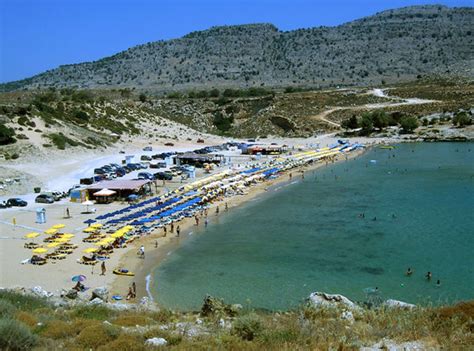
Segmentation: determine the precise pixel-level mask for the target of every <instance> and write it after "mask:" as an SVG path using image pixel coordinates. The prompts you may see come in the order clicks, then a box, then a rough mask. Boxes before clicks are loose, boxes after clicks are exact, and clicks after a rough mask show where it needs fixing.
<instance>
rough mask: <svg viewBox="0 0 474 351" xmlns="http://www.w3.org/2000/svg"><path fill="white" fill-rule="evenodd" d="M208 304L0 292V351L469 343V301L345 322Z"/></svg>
mask: <svg viewBox="0 0 474 351" xmlns="http://www.w3.org/2000/svg"><path fill="white" fill-rule="evenodd" d="M207 300H210V299H207ZM207 300H206V301H207ZM216 301H217V302H216ZM205 306H207V307H208V308H203V310H202V311H201V312H200V313H197V312H196V313H177V312H172V311H166V310H161V311H159V312H143V311H121V312H119V311H116V310H112V309H109V308H107V307H106V306H88V305H82V306H75V307H65V308H54V307H52V306H50V305H49V304H48V303H47V302H46V300H43V299H40V298H36V297H32V296H25V295H20V294H15V293H10V292H0V349H2V350H3V349H5V350H30V349H33V350H35V349H36V350H44V349H52V350H53V349H67V350H89V349H92V350H115V351H120V350H132V351H141V350H151V349H153V347H151V346H148V345H147V344H146V343H145V342H146V340H147V339H149V338H164V339H166V341H167V346H166V348H170V349H173V350H189V349H206V350H209V349H221V350H222V349H233V350H248V349H249V350H261V349H271V350H279V349H287V350H293V349H359V348H360V347H362V346H367V345H373V344H374V343H376V342H379V341H380V340H382V339H384V338H386V339H392V340H395V341H396V342H405V341H420V340H422V341H423V342H425V344H424V346H426V347H432V346H433V347H436V348H440V347H441V348H442V347H450V348H457V349H466V348H468V347H469V346H472V345H473V344H474V334H473V333H472V331H473V330H474V301H472V302H466V303H460V304H458V305H454V306H448V307H442V308H431V307H430V308H415V309H413V310H402V309H384V308H377V309H361V310H360V311H353V312H352V314H351V318H349V319H347V318H344V317H343V316H344V313H343V312H344V311H343V309H342V308H337V307H334V308H313V307H310V306H302V307H301V308H298V309H295V310H292V311H287V312H281V313H271V312H256V311H253V310H245V309H244V310H242V309H236V308H234V309H230V308H229V306H233V305H226V304H225V303H224V302H223V301H221V300H218V299H212V301H211V300H210V303H207V305H206V303H205Z"/></svg>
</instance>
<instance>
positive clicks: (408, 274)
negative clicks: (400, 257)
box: [405, 267, 413, 277]
mask: <svg viewBox="0 0 474 351" xmlns="http://www.w3.org/2000/svg"><path fill="white" fill-rule="evenodd" d="M412 274H413V271H412V270H411V268H410V267H408V269H407V271H406V273H405V275H406V276H408V277H409V276H411V275H412Z"/></svg>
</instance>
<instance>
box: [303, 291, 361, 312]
mask: <svg viewBox="0 0 474 351" xmlns="http://www.w3.org/2000/svg"><path fill="white" fill-rule="evenodd" d="M307 301H308V303H309V304H310V306H312V307H345V308H348V309H352V310H357V309H360V307H359V306H357V305H356V304H355V303H354V302H352V301H351V300H349V299H348V298H347V297H345V296H343V295H339V294H326V293H324V292H318V291H317V292H313V293H311V295H309V297H308V299H307Z"/></svg>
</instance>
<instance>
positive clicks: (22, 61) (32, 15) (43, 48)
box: [0, 0, 472, 82]
mask: <svg viewBox="0 0 474 351" xmlns="http://www.w3.org/2000/svg"><path fill="white" fill-rule="evenodd" d="M429 3H433V1H414V0H312V1H311V0H285V1H283V0H273V1H271V0H194V1H193V0H174V1H173V0H128V1H127V0H0V82H6V81H12V80H17V79H22V78H26V77H30V76H32V75H34V74H37V73H41V72H43V71H45V70H48V69H52V68H55V67H57V66H59V65H61V64H68V63H78V62H83V61H91V60H96V59H99V58H102V57H104V56H109V55H112V54H114V53H116V52H119V51H121V50H125V49H127V48H129V47H131V46H135V45H138V44H142V43H146V42H149V41H155V40H160V39H170V38H177V37H180V36H182V35H184V34H186V33H189V32H191V31H194V30H201V29H206V28H209V27H211V26H215V25H230V24H244V23H255V22H268V23H273V24H275V25H276V26H277V27H278V28H279V29H281V30H291V29H297V28H307V27H315V26H320V25H338V24H341V23H344V22H347V21H351V20H354V19H357V18H360V17H363V16H368V15H371V14H374V13H376V12H378V11H382V10H385V9H391V8H397V7H402V6H410V5H418V4H429ZM436 3H439V4H443V5H448V6H472V0H445V1H443V0H437V1H436Z"/></svg>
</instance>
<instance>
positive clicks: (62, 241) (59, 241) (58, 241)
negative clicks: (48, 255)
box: [54, 238, 69, 243]
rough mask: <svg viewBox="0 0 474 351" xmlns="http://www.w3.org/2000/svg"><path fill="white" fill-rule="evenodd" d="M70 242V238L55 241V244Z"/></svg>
mask: <svg viewBox="0 0 474 351" xmlns="http://www.w3.org/2000/svg"><path fill="white" fill-rule="evenodd" d="M68 241H69V239H68V238H57V239H55V240H54V242H55V243H66V242H68Z"/></svg>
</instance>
